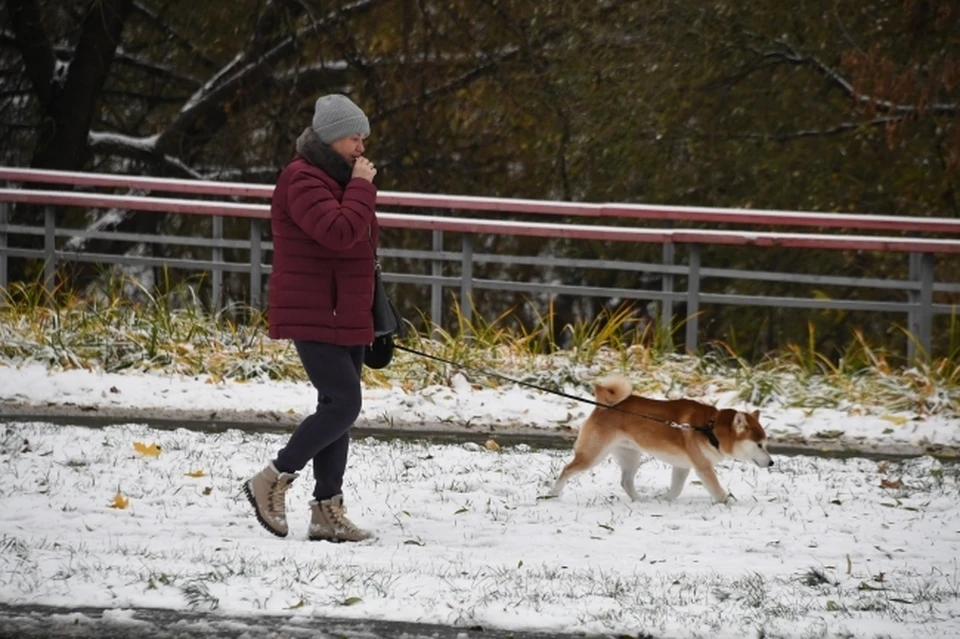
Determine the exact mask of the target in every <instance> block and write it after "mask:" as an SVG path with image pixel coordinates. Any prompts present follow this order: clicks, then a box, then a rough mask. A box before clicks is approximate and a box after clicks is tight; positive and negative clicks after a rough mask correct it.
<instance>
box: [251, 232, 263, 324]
mask: <svg viewBox="0 0 960 639" xmlns="http://www.w3.org/2000/svg"><path fill="white" fill-rule="evenodd" d="M262 298H263V244H262V240H261V238H260V220H257V219H252V220H250V306H252V307H253V308H255V309H257V310H261V309H262V308H263V307H262V301H263V300H262Z"/></svg>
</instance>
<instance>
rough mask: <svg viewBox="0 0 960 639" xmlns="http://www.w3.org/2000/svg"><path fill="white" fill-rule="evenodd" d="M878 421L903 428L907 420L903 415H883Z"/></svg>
mask: <svg viewBox="0 0 960 639" xmlns="http://www.w3.org/2000/svg"><path fill="white" fill-rule="evenodd" d="M880 419H885V420H887V421H888V422H890V423H891V424H893V425H894V426H903V425H904V424H906V423H907V418H906V417H904V416H903V415H884V416H883V417H881V418H880Z"/></svg>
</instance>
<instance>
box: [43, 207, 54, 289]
mask: <svg viewBox="0 0 960 639" xmlns="http://www.w3.org/2000/svg"><path fill="white" fill-rule="evenodd" d="M56 233H57V218H56V215H55V214H54V211H53V207H52V206H45V207H44V208H43V259H44V260H45V261H44V264H43V286H44V288H45V289H46V291H47V294H48V295H53V287H54V286H56V277H57V235H56Z"/></svg>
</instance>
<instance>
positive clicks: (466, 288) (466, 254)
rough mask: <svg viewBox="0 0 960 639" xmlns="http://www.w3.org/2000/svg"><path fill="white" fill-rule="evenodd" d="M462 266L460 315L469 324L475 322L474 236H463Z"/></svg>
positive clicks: (466, 234)
mask: <svg viewBox="0 0 960 639" xmlns="http://www.w3.org/2000/svg"><path fill="white" fill-rule="evenodd" d="M462 246H463V250H462V262H461V266H460V313H461V314H462V315H463V319H465V320H466V321H467V323H468V324H469V323H470V322H472V321H473V234H472V233H464V234H463V243H462Z"/></svg>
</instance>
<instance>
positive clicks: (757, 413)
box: [750, 410, 760, 421]
mask: <svg viewBox="0 0 960 639" xmlns="http://www.w3.org/2000/svg"><path fill="white" fill-rule="evenodd" d="M750 414H751V415H753V418H754V419H756V420H757V421H760V411H759V410H755V411H753V412H752V413H750Z"/></svg>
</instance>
